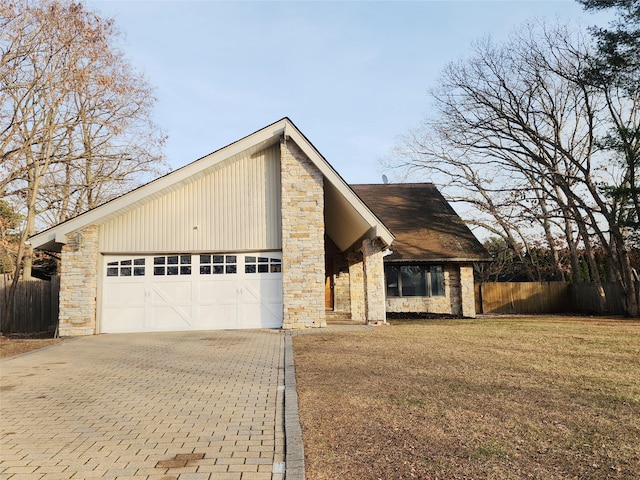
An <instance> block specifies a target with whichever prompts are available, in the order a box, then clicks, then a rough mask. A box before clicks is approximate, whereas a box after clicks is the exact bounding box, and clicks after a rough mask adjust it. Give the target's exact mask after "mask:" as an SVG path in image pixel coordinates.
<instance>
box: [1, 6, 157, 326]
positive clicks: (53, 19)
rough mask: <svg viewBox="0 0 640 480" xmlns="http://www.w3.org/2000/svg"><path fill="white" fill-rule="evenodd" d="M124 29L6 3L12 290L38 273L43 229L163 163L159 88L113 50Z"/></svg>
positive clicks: (86, 15) (76, 9)
mask: <svg viewBox="0 0 640 480" xmlns="http://www.w3.org/2000/svg"><path fill="white" fill-rule="evenodd" d="M119 35H120V34H119V32H118V31H117V29H116V28H115V25H114V23H113V21H112V20H110V19H103V18H101V17H100V16H99V15H98V14H96V13H95V12H92V11H89V10H87V9H86V8H85V7H84V6H83V4H82V3H79V2H74V1H72V0H34V1H19V2H14V1H11V0H4V1H2V2H0V119H1V120H2V125H1V126H0V159H1V160H2V162H1V163H0V193H2V195H3V197H4V198H7V199H11V200H12V203H13V204H14V205H16V206H17V207H18V208H19V211H20V213H21V214H23V215H24V219H25V220H24V227H23V229H22V233H21V238H20V243H19V245H18V252H17V260H16V261H17V265H16V269H15V271H16V276H15V279H14V284H13V287H14V288H15V284H16V282H17V281H18V273H19V272H20V271H21V269H22V272H23V278H25V279H26V278H29V277H30V272H31V262H32V252H31V251H30V249H29V248H28V247H27V246H26V245H25V242H26V240H27V238H28V237H29V236H30V235H32V234H34V233H35V229H36V225H40V226H45V225H50V224H51V223H54V222H57V221H60V220H64V219H66V218H69V217H70V216H73V215H77V214H78V213H81V212H82V211H84V210H86V209H88V208H92V207H94V206H96V205H97V204H99V203H102V202H104V201H106V200H109V199H110V198H113V196H114V195H117V194H118V193H121V191H122V189H123V188H124V187H126V186H128V185H129V184H130V183H132V182H136V181H137V182H140V181H142V180H143V179H144V176H145V174H148V173H150V172H153V173H155V172H156V170H157V169H159V168H163V163H162V162H163V160H162V147H163V143H164V139H165V137H164V135H163V134H162V133H161V132H160V131H159V129H158V128H157V127H156V126H155V124H154V123H153V122H152V120H151V110H152V107H153V105H154V102H155V99H154V97H153V95H152V89H151V88H150V87H149V86H148V84H147V82H146V80H145V79H144V78H143V77H142V76H141V75H140V74H139V73H137V72H136V71H135V70H133V69H132V68H131V66H130V65H129V64H128V63H127V62H126V61H125V60H124V59H123V55H122V52H120V51H119V50H118V49H117V48H116V47H115V45H116V43H117V40H118V39H119ZM134 175H136V176H137V178H134ZM11 303H12V302H8V306H7V312H6V314H5V315H4V316H3V318H4V319H5V320H7V319H8V312H9V311H10V309H11ZM5 330H6V325H3V331H5Z"/></svg>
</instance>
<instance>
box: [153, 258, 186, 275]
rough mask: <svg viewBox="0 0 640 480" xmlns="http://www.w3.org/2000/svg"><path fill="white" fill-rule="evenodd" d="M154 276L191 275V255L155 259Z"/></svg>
mask: <svg viewBox="0 0 640 480" xmlns="http://www.w3.org/2000/svg"><path fill="white" fill-rule="evenodd" d="M153 274H154V275H161V276H162V275H191V255H166V256H161V257H153Z"/></svg>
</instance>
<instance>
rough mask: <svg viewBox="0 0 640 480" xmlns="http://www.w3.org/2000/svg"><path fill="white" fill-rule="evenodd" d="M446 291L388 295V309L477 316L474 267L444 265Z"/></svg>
mask: <svg viewBox="0 0 640 480" xmlns="http://www.w3.org/2000/svg"><path fill="white" fill-rule="evenodd" d="M444 292H445V294H444V296H439V297H387V311H388V312H394V313H401V312H402V313H413V312H416V313H436V314H445V315H456V316H457V315H461V316H464V317H470V318H473V317H475V308H476V307H475V292H474V289H473V268H472V267H470V266H458V265H457V264H449V265H444Z"/></svg>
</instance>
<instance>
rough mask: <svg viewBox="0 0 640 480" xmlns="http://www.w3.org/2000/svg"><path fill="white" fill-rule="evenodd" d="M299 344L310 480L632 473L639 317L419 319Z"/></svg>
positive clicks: (637, 437)
mask: <svg viewBox="0 0 640 480" xmlns="http://www.w3.org/2000/svg"><path fill="white" fill-rule="evenodd" d="M293 345H294V354H295V365H296V378H297V386H298V396H299V402H300V420H301V423H302V429H303V439H304V447H305V461H306V473H307V479H308V480H321V479H328V480H335V479H361V480H365V479H376V480H377V479H383V480H387V479H400V478H420V479H540V480H543V479H544V480H553V479H558V480H560V479H563V480H564V479H580V480H585V479H606V478H612V479H629V480H631V479H637V478H639V475H640V380H639V379H640V322H639V321H632V320H623V319H587V318H561V317H551V318H508V319H507V318H484V319H478V320H473V321H470V320H446V321H437V320H425V321H422V322H413V323H410V322H403V323H400V324H396V325H392V326H389V327H379V328H376V329H375V330H368V331H362V332H351V333H347V332H343V333H339V332H335V331H334V332H331V331H330V330H327V331H326V333H325V332H323V333H316V334H310V335H299V336H295V337H294V338H293Z"/></svg>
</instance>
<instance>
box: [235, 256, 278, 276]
mask: <svg viewBox="0 0 640 480" xmlns="http://www.w3.org/2000/svg"><path fill="white" fill-rule="evenodd" d="M281 271H282V260H280V259H279V258H270V257H251V256H247V257H244V273H269V272H271V273H277V272H281Z"/></svg>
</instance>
